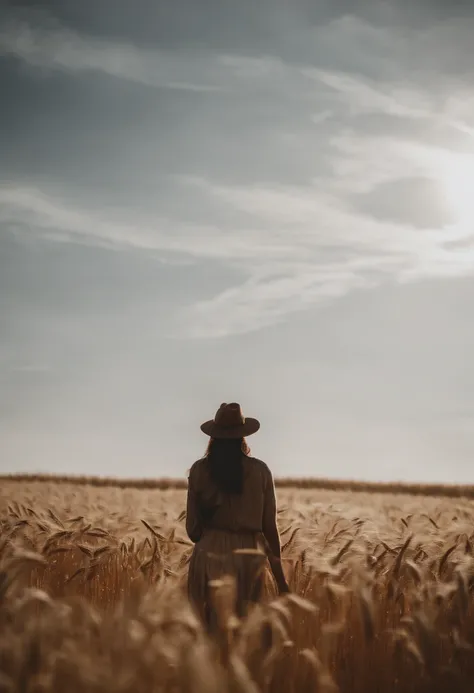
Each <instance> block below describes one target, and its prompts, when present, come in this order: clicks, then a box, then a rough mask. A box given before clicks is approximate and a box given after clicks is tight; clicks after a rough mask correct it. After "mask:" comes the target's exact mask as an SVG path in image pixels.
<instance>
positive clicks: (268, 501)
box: [262, 470, 289, 592]
mask: <svg viewBox="0 0 474 693" xmlns="http://www.w3.org/2000/svg"><path fill="white" fill-rule="evenodd" d="M262 530H263V535H264V537H265V539H266V540H267V543H268V546H269V548H270V556H269V557H268V558H269V561H270V567H271V569H272V573H273V576H274V578H275V580H276V583H277V585H278V589H279V591H280V592H288V591H289V589H288V583H287V582H286V578H285V574H284V572H283V568H282V565H281V547H280V533H279V531H278V525H277V509H276V496H275V485H274V483H273V476H272V473H271V472H270V470H268V476H267V480H266V484H265V496H264V505H263V523H262Z"/></svg>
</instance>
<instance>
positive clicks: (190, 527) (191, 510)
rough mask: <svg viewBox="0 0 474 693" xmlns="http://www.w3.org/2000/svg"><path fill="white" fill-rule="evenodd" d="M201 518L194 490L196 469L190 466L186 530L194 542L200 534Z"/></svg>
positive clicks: (201, 528)
mask: <svg viewBox="0 0 474 693" xmlns="http://www.w3.org/2000/svg"><path fill="white" fill-rule="evenodd" d="M202 530H203V527H202V519H201V516H200V512H199V504H198V498H197V491H196V469H195V467H191V470H190V472H189V476H188V494H187V500H186V532H187V535H188V537H189V538H190V540H191V541H192V542H194V543H196V542H197V541H199V539H200V538H201V535H202Z"/></svg>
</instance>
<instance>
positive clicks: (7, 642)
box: [0, 477, 474, 693]
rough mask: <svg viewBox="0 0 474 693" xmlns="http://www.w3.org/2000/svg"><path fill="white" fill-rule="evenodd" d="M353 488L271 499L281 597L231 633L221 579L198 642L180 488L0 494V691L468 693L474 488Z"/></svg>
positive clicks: (289, 490) (40, 483)
mask: <svg viewBox="0 0 474 693" xmlns="http://www.w3.org/2000/svg"><path fill="white" fill-rule="evenodd" d="M442 488H446V487H442ZM351 489H352V487H351V486H346V488H343V487H342V486H340V487H334V488H332V490H328V489H321V488H318V487H317V485H316V484H313V487H312V488H311V487H310V484H309V483H302V484H301V485H300V487H298V486H297V484H296V483H292V484H289V485H287V486H283V485H281V484H280V485H279V488H278V501H279V515H278V517H279V525H280V530H281V537H282V546H283V558H284V567H285V571H286V574H287V576H288V579H289V583H290V587H291V590H292V594H291V595H290V596H288V597H285V598H281V599H276V597H275V589H274V585H273V583H272V580H271V578H270V576H267V583H266V595H265V601H264V603H263V604H262V605H261V606H259V607H258V608H256V609H255V610H254V611H253V612H252V613H251V614H250V616H249V617H248V618H247V619H245V620H244V621H242V622H239V621H238V620H237V619H236V617H235V615H234V613H233V596H232V595H233V593H234V585H233V583H232V580H229V579H226V578H225V577H223V579H222V580H218V581H216V582H215V584H213V586H212V589H213V594H214V599H215V607H216V610H217V613H218V623H219V629H220V633H219V637H218V638H217V640H216V641H210V640H209V639H208V638H207V637H206V635H205V633H204V632H203V630H202V628H201V626H200V624H199V623H198V621H197V620H196V618H195V617H194V614H193V613H192V612H191V610H190V608H189V605H188V604H187V601H186V598H185V582H186V571H187V562H188V560H189V557H190V552H191V549H192V546H191V545H190V543H189V541H188V540H187V538H186V535H185V531H184V513H183V508H184V502H185V490H184V489H183V488H176V487H174V486H173V484H171V483H168V482H166V483H165V482H163V483H162V484H161V487H160V484H159V483H155V485H152V483H151V482H150V483H149V485H148V486H147V485H145V484H144V485H143V487H142V488H135V487H132V486H127V485H126V484H125V483H122V484H115V485H114V484H111V483H108V484H105V483H97V484H96V485H92V484H90V483H88V484H84V483H79V482H78V480H74V481H73V482H71V480H70V479H65V480H63V481H62V482H58V481H57V480H54V479H45V478H44V477H43V478H40V479H38V478H22V479H15V478H10V479H4V480H3V483H2V485H1V487H0V692H1V693H3V691H5V693H6V692H7V691H22V692H23V691H32V692H33V691H34V692H35V693H40V691H42V692H44V693H46V692H49V691H54V692H56V691H57V692H58V693H59V692H60V691H61V693H62V692H63V691H65V690H67V691H71V692H74V691H76V690H77V691H78V692H79V691H81V692H84V691H86V692H89V691H90V692H94V693H99V692H100V693H102V692H104V693H106V692H107V693H109V692H111V691H112V690H113V691H124V692H125V691H127V692H128V691H130V693H132V691H133V692H134V693H135V692H139V691H147V692H150V691H158V690H160V691H189V692H190V693H200V692H201V691H202V693H204V691H206V692H207V691H214V690H215V691H216V693H217V691H219V692H222V691H224V692H225V691H229V693H230V691H232V692H240V691H242V692H243V691H248V692H252V693H253V692H257V691H265V692H266V691H268V692H272V693H273V692H275V693H276V692H280V691H281V692H282V693H283V692H284V693H287V692H288V693H297V692H299V691H308V692H309V691H336V690H339V691H341V692H343V693H362V692H364V693H376V692H377V693H381V692H383V693H385V692H387V693H391V692H392V691H393V692H395V691H396V692H399V693H421V692H423V693H428V692H429V693H438V692H441V691H443V692H444V691H446V690H449V691H450V693H456V692H459V693H464V691H465V692H466V693H467V692H468V691H469V692H470V691H472V681H473V680H474V656H473V655H474V652H473V647H474V599H473V589H474V556H473V542H474V501H472V500H470V496H471V492H470V490H468V491H466V492H465V493H462V492H459V493H458V492H457V496H458V497H453V498H451V497H449V496H448V494H445V495H444V496H443V494H442V493H438V494H436V495H429V494H425V495H422V496H420V495H413V494H408V493H406V487H403V489H401V488H400V487H392V491H389V490H388V489H386V488H383V489H382V491H383V492H381V493H376V492H374V491H373V490H372V491H371V492H369V491H368V490H367V489H365V490H364V487H361V486H359V487H358V490H357V492H355V491H354V490H351ZM403 491H405V493H403ZM415 493H416V491H415Z"/></svg>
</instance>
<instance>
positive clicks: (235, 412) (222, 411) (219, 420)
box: [214, 402, 245, 428]
mask: <svg viewBox="0 0 474 693" xmlns="http://www.w3.org/2000/svg"><path fill="white" fill-rule="evenodd" d="M214 423H215V424H217V425H218V426H222V427H223V428H234V427H235V426H242V425H243V424H245V417H244V415H243V414H242V407H241V406H240V404H238V403H237V402H231V403H230V404H227V403H223V404H221V406H220V407H219V409H218V410H217V412H216V415H215V417H214Z"/></svg>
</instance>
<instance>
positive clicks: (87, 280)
mask: <svg viewBox="0 0 474 693" xmlns="http://www.w3.org/2000/svg"><path fill="white" fill-rule="evenodd" d="M473 31H474V4H473V3H472V2H470V1H469V2H468V1H467V0H466V2H452V3H448V2H445V1H444V0H443V1H441V0H419V1H418V2H416V3H414V2H411V0H398V1H396V0H359V1H354V0H352V2H349V0H331V1H330V0H314V1H312V2H309V0H292V1H291V2H290V1H289V0H259V2H255V1H254V0H239V2H234V0H199V2H196V0H169V1H166V2H165V1H164V0H133V2H131V1H130V0H101V2H97V0H81V2H77V0H45V1H44V2H19V1H17V0H16V1H15V2H5V0H4V2H3V3H2V5H1V9H0V81H1V84H2V104H1V108H0V472H2V473H6V472H49V473H61V474H98V475H102V476H120V477H161V476H173V477H183V476H184V475H185V474H186V470H187V469H188V468H189V466H190V465H191V464H192V462H194V461H195V460H196V459H198V458H199V457H200V456H201V455H202V454H203V451H204V449H205V445H206V443H207V440H206V438H205V436H204V435H203V434H202V433H201V431H200V430H199V425H200V423H201V422H202V421H204V420H206V419H209V418H212V417H213V415H214V413H215V411H216V409H217V408H218V406H219V405H220V404H221V403H222V402H231V401H239V402H241V404H242V407H243V410H244V414H247V415H248V416H255V417H257V418H259V420H260V421H261V430H260V431H259V433H258V434H256V435H255V436H254V437H252V438H250V439H249V443H250V444H251V447H252V452H253V454H254V455H255V456H257V457H259V458H261V459H264V460H265V461H266V462H267V464H268V465H269V466H270V468H271V469H272V471H273V473H274V474H275V475H276V476H306V477H307V476H323V477H330V478H350V479H361V480H375V481H377V480H380V481H390V480H393V481H400V480H401V481H425V482H436V481H439V482H448V483H449V482H451V483H474V472H473V466H472V459H473V456H474V366H473V360H472V353H473V349H474V320H473V319H472V316H473V311H472V304H473V299H474V195H473V193H472V184H473V181H474V87H473V85H474V61H473V53H474V49H473V48H472V39H471V37H472V33H473Z"/></svg>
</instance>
